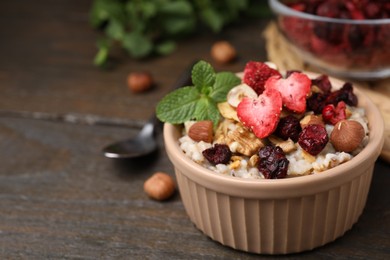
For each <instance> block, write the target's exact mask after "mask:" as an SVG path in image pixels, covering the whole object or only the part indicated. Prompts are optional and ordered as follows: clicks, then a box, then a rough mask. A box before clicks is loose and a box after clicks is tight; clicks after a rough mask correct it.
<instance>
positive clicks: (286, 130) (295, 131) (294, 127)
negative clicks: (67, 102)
mask: <svg viewBox="0 0 390 260" xmlns="http://www.w3.org/2000/svg"><path fill="white" fill-rule="evenodd" d="M301 131H302V128H301V124H300V123H299V120H298V118H296V117H295V116H293V115H288V116H286V117H283V118H281V119H280V120H279V123H278V126H277V127H276V130H275V134H276V135H277V136H278V137H280V138H282V139H283V140H287V139H288V138H290V139H291V140H293V141H294V142H297V141H298V137H299V133H300V132H301Z"/></svg>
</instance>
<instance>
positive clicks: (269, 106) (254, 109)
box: [237, 89, 282, 138]
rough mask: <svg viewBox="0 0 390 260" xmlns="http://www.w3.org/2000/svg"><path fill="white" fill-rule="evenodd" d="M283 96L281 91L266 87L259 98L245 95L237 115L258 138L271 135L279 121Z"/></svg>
mask: <svg viewBox="0 0 390 260" xmlns="http://www.w3.org/2000/svg"><path fill="white" fill-rule="evenodd" d="M281 110H282V96H281V95H280V93H279V91H277V90H274V89H266V90H265V91H264V92H263V94H261V95H260V96H259V97H257V98H249V97H245V98H244V99H243V100H242V101H241V102H240V104H238V106H237V115H238V118H239V119H240V121H241V122H242V123H243V125H245V126H246V127H248V128H250V129H251V130H252V132H253V133H254V134H255V135H256V136H257V137H258V138H265V137H267V136H269V135H270V134H271V133H272V132H273V131H274V130H275V128H276V126H277V125H278V122H279V116H280V112H281Z"/></svg>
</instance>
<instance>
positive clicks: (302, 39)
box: [269, 0, 390, 80]
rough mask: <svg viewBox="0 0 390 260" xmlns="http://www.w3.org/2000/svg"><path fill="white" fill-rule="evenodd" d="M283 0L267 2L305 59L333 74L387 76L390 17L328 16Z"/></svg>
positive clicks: (359, 77)
mask: <svg viewBox="0 0 390 260" xmlns="http://www.w3.org/2000/svg"><path fill="white" fill-rule="evenodd" d="M283 2H286V1H277V0H269V5H270V7H271V9H272V10H273V12H274V13H275V14H276V19H277V24H278V28H279V30H280V32H281V33H282V35H284V37H285V38H286V40H287V41H288V42H289V43H291V47H292V49H293V51H295V52H297V54H298V55H299V56H300V57H302V59H303V60H304V61H305V62H307V63H308V64H311V65H313V66H314V67H317V68H318V69H319V70H321V71H322V72H324V73H327V74H330V75H332V76H336V77H344V78H351V79H357V80H377V79H382V78H387V77H390V19H366V20H352V19H339V18H328V17H322V16H317V15H313V14H309V13H304V12H300V11H296V10H294V9H292V8H290V7H288V6H286V5H284V4H283ZM290 2H291V1H290Z"/></svg>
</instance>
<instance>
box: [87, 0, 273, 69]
mask: <svg viewBox="0 0 390 260" xmlns="http://www.w3.org/2000/svg"><path fill="white" fill-rule="evenodd" d="M269 13H270V12H269V9H268V5H267V1H256V0H214V1H212V0H94V2H93V5H92V8H91V10H90V23H91V25H92V26H93V27H94V28H97V29H100V30H101V31H102V32H103V35H102V37H101V39H99V40H98V41H97V47H98V52H97V54H96V56H95V59H94V63H95V65H98V66H103V65H105V64H106V62H107V60H108V58H109V54H110V50H111V49H112V48H113V47H114V45H119V46H120V47H122V48H123V49H125V50H126V51H127V53H128V54H129V55H130V56H131V57H133V58H144V57H148V56H150V55H155V54H157V55H168V54H170V53H172V52H173V51H174V50H175V47H176V42H177V40H179V39H180V38H183V37H186V36H189V35H191V34H194V33H195V32H196V31H197V30H201V29H209V30H211V31H212V32H214V33H218V32H220V31H222V29H223V28H224V27H226V26H227V25H229V24H231V23H233V22H236V21H238V20H239V19H240V18H243V17H260V16H264V15H269Z"/></svg>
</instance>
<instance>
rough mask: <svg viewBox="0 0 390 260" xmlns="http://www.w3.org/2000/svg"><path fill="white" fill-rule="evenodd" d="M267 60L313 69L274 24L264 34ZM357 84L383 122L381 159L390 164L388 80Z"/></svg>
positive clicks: (288, 67) (283, 66)
mask: <svg viewBox="0 0 390 260" xmlns="http://www.w3.org/2000/svg"><path fill="white" fill-rule="evenodd" d="M264 37H265V39H266V49H267V53H268V60H269V61H271V62H273V63H275V64H276V65H277V66H278V68H279V69H281V70H291V69H297V70H308V71H316V69H315V68H313V67H311V66H310V65H308V64H306V63H305V62H304V61H303V60H302V59H301V58H300V57H299V56H298V55H297V54H296V53H294V51H293V50H292V49H291V47H290V46H289V44H288V43H287V42H286V40H285V38H284V37H283V36H282V35H281V34H280V33H279V32H278V29H277V26H276V24H275V23H273V22H272V23H270V24H269V25H268V26H267V28H266V30H265V32H264ZM354 83H355V84H359V86H361V88H360V89H362V90H363V91H364V92H365V93H366V94H367V96H369V97H370V98H371V100H372V101H373V102H374V103H375V104H376V105H377V106H378V107H379V109H380V110H381V112H382V115H383V118H384V120H385V145H384V147H383V150H382V153H381V157H382V158H383V159H385V160H386V161H387V162H390V78H387V79H385V80H380V81H376V82H360V81H359V82H354Z"/></svg>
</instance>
